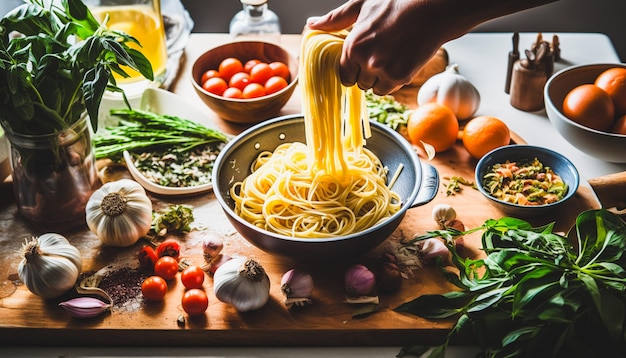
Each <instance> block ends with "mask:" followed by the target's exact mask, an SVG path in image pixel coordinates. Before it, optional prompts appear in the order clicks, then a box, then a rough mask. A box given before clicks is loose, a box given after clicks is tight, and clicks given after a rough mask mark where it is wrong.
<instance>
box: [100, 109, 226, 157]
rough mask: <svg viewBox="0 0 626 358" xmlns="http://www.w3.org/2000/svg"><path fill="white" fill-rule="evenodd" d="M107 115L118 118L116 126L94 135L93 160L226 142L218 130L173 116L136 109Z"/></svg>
mask: <svg viewBox="0 0 626 358" xmlns="http://www.w3.org/2000/svg"><path fill="white" fill-rule="evenodd" d="M111 114H112V115H114V116H117V117H120V118H121V119H120V122H119V124H118V125H117V126H111V127H107V128H106V131H105V132H103V133H101V134H100V133H99V134H96V135H95V136H94V143H95V147H96V151H95V152H96V159H101V158H110V159H113V160H116V159H120V158H121V157H122V153H123V152H124V151H125V150H126V151H128V152H130V153H135V154H139V153H142V152H146V151H154V150H159V149H164V148H165V149H170V150H174V151H177V152H186V151H189V150H191V149H193V148H195V147H198V146H201V145H207V144H212V143H225V142H227V141H228V137H227V136H226V134H224V133H222V132H220V131H219V130H216V129H211V128H207V127H205V126H204V125H202V124H200V123H197V122H194V121H191V120H188V119H184V118H180V117H177V116H170V115H161V114H156V113H152V112H149V111H143V110H136V109H114V110H111Z"/></svg>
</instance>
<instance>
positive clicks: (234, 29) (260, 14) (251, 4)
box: [229, 0, 281, 43]
mask: <svg viewBox="0 0 626 358" xmlns="http://www.w3.org/2000/svg"><path fill="white" fill-rule="evenodd" d="M267 2H268V0H241V4H242V5H243V10H241V11H239V12H238V13H237V14H235V16H234V17H233V19H232V20H231V21H230V28H229V32H230V34H231V35H232V36H233V37H235V38H236V39H237V40H239V39H241V40H262V41H269V42H275V43H277V42H280V34H281V32H280V21H279V19H278V15H276V13H275V12H273V11H272V10H270V9H269V8H268V5H267Z"/></svg>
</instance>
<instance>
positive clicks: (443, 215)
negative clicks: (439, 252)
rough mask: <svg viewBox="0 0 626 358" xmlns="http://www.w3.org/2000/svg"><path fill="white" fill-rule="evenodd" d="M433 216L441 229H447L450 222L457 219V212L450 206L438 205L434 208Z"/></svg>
mask: <svg viewBox="0 0 626 358" xmlns="http://www.w3.org/2000/svg"><path fill="white" fill-rule="evenodd" d="M432 216H433V220H435V222H437V224H438V225H439V227H440V228H441V229H445V228H446V224H447V223H448V222H449V221H452V220H454V219H456V211H455V210H454V208H452V206H450V205H448V204H437V205H435V207H433V211H432Z"/></svg>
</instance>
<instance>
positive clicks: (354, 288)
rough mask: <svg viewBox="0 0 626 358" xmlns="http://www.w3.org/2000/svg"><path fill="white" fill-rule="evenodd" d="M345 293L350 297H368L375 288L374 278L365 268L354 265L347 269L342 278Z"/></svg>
mask: <svg viewBox="0 0 626 358" xmlns="http://www.w3.org/2000/svg"><path fill="white" fill-rule="evenodd" d="M344 281H345V285H346V292H347V293H348V295H349V296H351V297H358V296H368V295H370V294H372V293H373V291H374V288H375V287H376V277H375V276H374V273H373V272H372V271H370V270H369V269H368V268H367V267H365V266H363V265H360V264H355V265H352V266H350V267H349V268H348V270H347V271H346V274H345V276H344Z"/></svg>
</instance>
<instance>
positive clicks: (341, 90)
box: [230, 31, 401, 238]
mask: <svg viewBox="0 0 626 358" xmlns="http://www.w3.org/2000/svg"><path fill="white" fill-rule="evenodd" d="M344 37H345V34H344V33H342V34H330V33H325V32H320V31H311V32H308V33H306V34H305V35H304V37H303V41H302V48H301V58H300V71H299V73H300V79H299V81H300V82H299V83H300V84H299V85H300V88H301V91H302V103H303V105H302V106H303V113H304V124H305V132H306V144H304V143H298V142H294V143H285V144H282V145H280V146H278V147H277V148H276V149H275V150H274V151H273V152H263V153H261V154H259V156H258V157H257V158H256V160H255V161H254V163H253V164H252V167H251V171H252V173H251V174H250V175H249V176H248V177H246V179H245V180H244V181H242V182H238V183H236V184H235V185H233V187H232V188H231V192H230V195H231V197H232V198H233V200H234V201H235V212H236V214H237V215H239V216H240V217H242V218H243V219H245V220H247V221H248V222H250V223H252V224H253V225H255V226H257V227H259V228H262V229H265V230H268V231H271V232H274V233H278V234H282V235H286V236H292V237H303V238H330V237H337V236H344V235H348V234H352V233H355V232H359V231H362V230H365V229H367V228H370V227H372V226H374V225H376V224H377V223H379V222H381V221H383V220H385V219H386V218H388V217H390V216H391V215H393V214H394V213H395V212H397V211H398V210H399V209H400V206H401V202H400V198H399V196H398V195H397V194H396V193H395V192H393V191H391V190H390V188H389V187H388V186H387V184H386V181H387V174H388V173H387V171H388V170H387V168H385V167H384V166H383V164H382V163H381V162H380V160H379V159H378V158H377V157H376V156H375V155H374V154H373V153H372V152H371V151H369V150H368V149H367V148H365V147H364V146H363V145H364V144H365V137H369V135H370V131H369V122H368V116H367V113H366V112H365V111H366V109H365V97H364V94H363V92H362V91H361V90H360V89H359V88H358V87H356V86H352V87H349V88H346V87H344V86H343V85H342V84H341V81H340V80H339V76H338V75H337V74H338V66H339V57H340V56H341V47H342V45H343V40H344Z"/></svg>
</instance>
